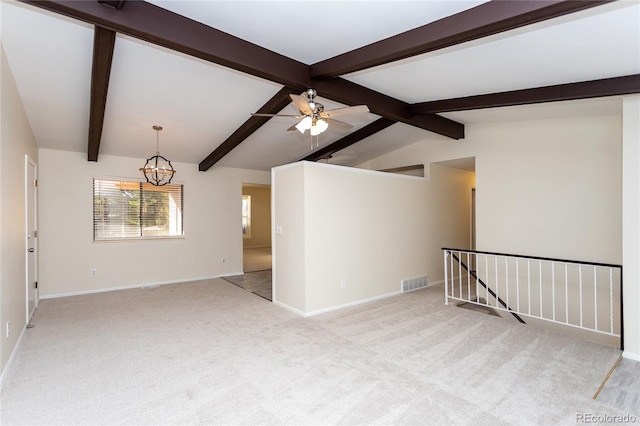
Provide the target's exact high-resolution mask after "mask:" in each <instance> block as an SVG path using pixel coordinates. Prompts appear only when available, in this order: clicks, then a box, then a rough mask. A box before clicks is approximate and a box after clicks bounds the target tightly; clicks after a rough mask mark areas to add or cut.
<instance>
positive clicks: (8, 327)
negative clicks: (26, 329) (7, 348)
mask: <svg viewBox="0 0 640 426" xmlns="http://www.w3.org/2000/svg"><path fill="white" fill-rule="evenodd" d="M10 334H11V321H7V337H9V335H10Z"/></svg>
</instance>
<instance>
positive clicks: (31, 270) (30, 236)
mask: <svg viewBox="0 0 640 426" xmlns="http://www.w3.org/2000/svg"><path fill="white" fill-rule="evenodd" d="M24 192H25V193H24V200H25V201H24V204H25V242H26V244H25V246H26V248H27V251H26V255H25V256H26V259H25V265H26V282H25V286H26V293H27V324H29V322H30V321H31V317H32V316H33V314H34V312H35V310H36V308H37V307H38V205H37V202H38V167H37V165H36V163H35V162H34V161H33V160H32V159H31V158H29V156H26V155H25V179H24Z"/></svg>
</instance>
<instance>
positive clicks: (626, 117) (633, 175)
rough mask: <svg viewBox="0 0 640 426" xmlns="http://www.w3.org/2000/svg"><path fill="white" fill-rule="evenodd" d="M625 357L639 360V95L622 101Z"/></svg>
mask: <svg viewBox="0 0 640 426" xmlns="http://www.w3.org/2000/svg"><path fill="white" fill-rule="evenodd" d="M623 123H624V125H623V136H622V141H623V142H622V143H623V154H624V155H623V157H622V158H623V165H622V170H623V176H624V180H623V191H624V193H623V195H624V200H623V229H624V232H623V248H624V257H623V260H624V271H623V274H624V275H623V279H624V325H625V356H627V357H629V358H633V359H635V360H636V361H640V96H638V95H636V96H630V97H628V98H626V99H625V101H624V104H623Z"/></svg>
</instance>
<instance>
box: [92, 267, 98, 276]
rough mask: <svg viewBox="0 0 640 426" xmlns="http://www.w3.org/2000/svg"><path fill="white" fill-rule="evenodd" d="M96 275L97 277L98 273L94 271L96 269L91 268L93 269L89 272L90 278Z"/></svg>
mask: <svg viewBox="0 0 640 426" xmlns="http://www.w3.org/2000/svg"><path fill="white" fill-rule="evenodd" d="M96 275H98V271H96V268H93V269H92V270H91V276H92V277H95V276H96Z"/></svg>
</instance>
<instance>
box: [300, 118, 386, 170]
mask: <svg viewBox="0 0 640 426" xmlns="http://www.w3.org/2000/svg"><path fill="white" fill-rule="evenodd" d="M394 123H395V121H394V120H390V119H388V118H379V119H377V120H376V121H374V122H373V123H371V124H368V125H366V126H364V127H363V128H361V129H358V130H356V131H355V132H353V133H350V134H348V135H347V136H345V137H344V138H342V139H340V140H338V141H336V142H334V143H332V144H329V145H327V146H325V147H322V148H321V149H319V150H317V151H315V152H313V153H311V154H309V155H307V156H306V157H304V158H302V159H300V161H318V160H322V159H323V158H326V157H327V156H330V155H331V154H333V153H334V152H338V151H340V150H343V149H345V148H346V147H348V146H351V145H353V144H354V143H356V142H360V141H361V140H362V139H365V138H367V137H369V136H371V135H373V134H374V133H378V132H379V131H381V130H384V129H386V128H387V127H389V126H391V125H392V124H394Z"/></svg>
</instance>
